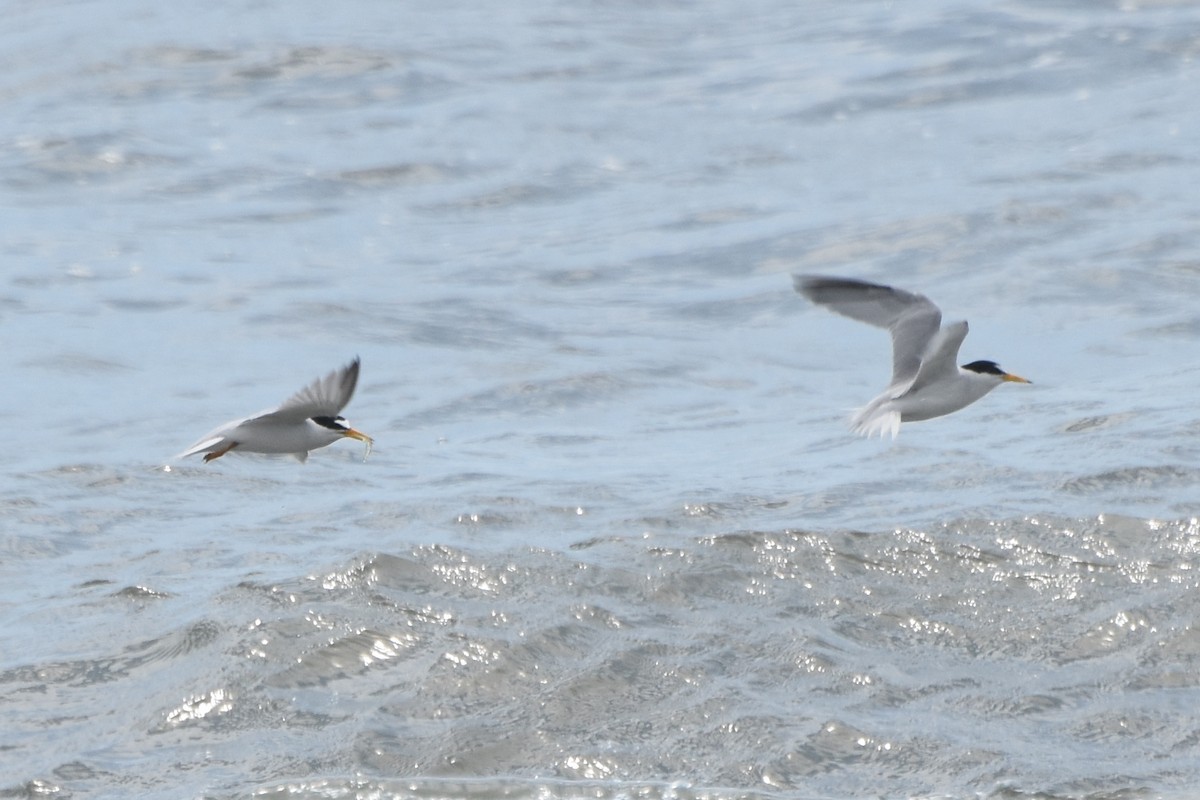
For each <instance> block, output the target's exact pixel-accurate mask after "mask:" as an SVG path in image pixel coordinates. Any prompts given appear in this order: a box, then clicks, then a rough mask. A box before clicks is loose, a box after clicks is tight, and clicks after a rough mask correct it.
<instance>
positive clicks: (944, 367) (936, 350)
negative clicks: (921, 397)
mask: <svg viewBox="0 0 1200 800" xmlns="http://www.w3.org/2000/svg"><path fill="white" fill-rule="evenodd" d="M966 338H967V321H966V320H963V321H962V322H953V323H950V324H949V325H947V326H946V327H944V328H942V329H941V330H939V331H938V332H937V333H936V334H935V335H934V337H933V339H932V340H931V341H930V342H929V350H928V351H927V352H926V353H925V357H924V358H923V359H922V360H921V368H920V369H919V370H917V377H916V379H915V380H913V382H912V386H911V387H909V388H911V389H919V388H921V387H922V386H926V385H928V384H931V383H936V382H937V381H939V380H949V379H952V378H953V377H954V376H955V375H957V374H958V348H960V347H962V343H963V339H966Z"/></svg>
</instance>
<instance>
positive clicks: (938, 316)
mask: <svg viewBox="0 0 1200 800" xmlns="http://www.w3.org/2000/svg"><path fill="white" fill-rule="evenodd" d="M793 280H794V281H795V286H796V291H797V292H799V293H800V294H802V295H804V296H805V297H807V298H808V299H809V300H811V301H812V302H814V303H816V304H817V305H821V306H825V307H826V308H828V309H829V310H830V311H834V312H837V313H838V314H841V315H843V316H846V317H850V319H856V320H858V321H859V322H865V323H867V324H868V325H874V326H875V327H877V328H887V329H888V331H890V332H891V334H892V383H891V386H890V387H889V389H890V390H892V391H894V392H895V391H898V392H899V393H903V392H905V391H907V390H908V388H909V386H910V385H911V384H912V382H913V381H914V380H916V377H917V373H918V371H919V370H920V368H921V359H922V357H923V356H924V355H925V350H926V348H927V347H928V346H929V343H930V340H931V339H932V338H933V337H934V334H936V333H937V332H938V328H939V327H941V324H942V312H941V310H939V309H938V307H937V306H936V305H934V304H933V301H932V300H930V299H929V298H928V297H926V296H925V295H923V294H914V293H913V292H906V291H904V290H903V289H893V288H892V287H891V286H883V285H881V284H878V283H867V282H866V281H856V280H852V279H850V278H826V277H823V276H820V275H795V276H793ZM963 335H964V336H965V335H966V334H965V333H964V334H963ZM960 341H961V340H960ZM956 349H957V348H956Z"/></svg>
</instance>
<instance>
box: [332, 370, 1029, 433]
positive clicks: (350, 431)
mask: <svg viewBox="0 0 1200 800" xmlns="http://www.w3.org/2000/svg"><path fill="white" fill-rule="evenodd" d="M1006 380H1007V379H1006ZM342 436H349V437H350V438H351V439H358V440H359V441H360V442H366V443H367V444H372V443H374V441H375V440H374V439H372V438H371V437H370V436H367V435H366V434H365V433H363V432H362V431H356V430H354V428H346V430H344V431H342Z"/></svg>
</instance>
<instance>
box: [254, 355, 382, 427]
mask: <svg viewBox="0 0 1200 800" xmlns="http://www.w3.org/2000/svg"><path fill="white" fill-rule="evenodd" d="M358 368H359V360H358V359H357V358H356V359H354V360H353V361H351V362H350V363H349V364H347V365H346V366H344V367H342V368H341V369H335V370H334V371H333V372H331V373H329V374H328V375H326V376H325V377H324V378H318V379H317V380H315V381H313V382H312V383H310V384H309V385H308V386H305V387H304V388H303V389H301V390H300V391H298V392H296V393H295V394H294V395H292V396H291V397H289V398H288V399H287V400H284V401H283V404H282V405H280V406H279V408H276V409H274V410H273V411H268V412H267V413H266V414H261V415H260V416H258V417H255V418H254V419H261V418H262V417H274V418H276V419H278V420H281V421H287V420H296V421H300V420H305V419H308V418H309V417H320V416H328V417H336V416H337V415H338V414H339V413H341V410H342V409H343V408H345V407H346V404H347V403H349V402H350V398H351V397H353V396H354V388H355V386H357V385H358Z"/></svg>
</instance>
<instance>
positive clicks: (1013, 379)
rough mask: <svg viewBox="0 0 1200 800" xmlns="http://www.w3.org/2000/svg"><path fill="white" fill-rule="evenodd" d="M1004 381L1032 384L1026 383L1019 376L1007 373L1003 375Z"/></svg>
mask: <svg viewBox="0 0 1200 800" xmlns="http://www.w3.org/2000/svg"><path fill="white" fill-rule="evenodd" d="M1004 380H1006V381H1008V382H1010V383H1033V381H1027V380H1025V379H1024V378H1022V377H1021V376H1020V375H1013V374H1011V373H1008V372H1006V373H1004Z"/></svg>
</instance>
